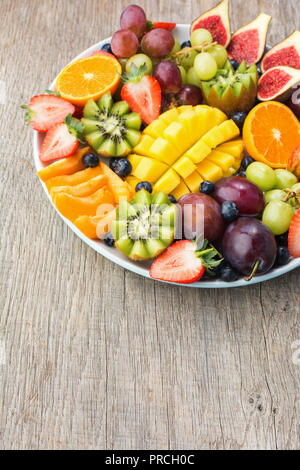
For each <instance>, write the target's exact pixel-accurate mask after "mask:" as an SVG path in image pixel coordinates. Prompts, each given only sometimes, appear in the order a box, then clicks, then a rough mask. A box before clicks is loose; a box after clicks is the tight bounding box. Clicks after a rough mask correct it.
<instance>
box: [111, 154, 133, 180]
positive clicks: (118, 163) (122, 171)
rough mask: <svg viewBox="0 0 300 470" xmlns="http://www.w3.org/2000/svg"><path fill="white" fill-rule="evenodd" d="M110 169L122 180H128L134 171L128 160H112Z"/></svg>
mask: <svg viewBox="0 0 300 470" xmlns="http://www.w3.org/2000/svg"><path fill="white" fill-rule="evenodd" d="M109 167H110V168H111V169H112V171H114V172H115V173H116V174H117V175H118V176H120V178H126V176H129V175H130V173H131V171H132V166H131V163H130V161H128V160H127V158H111V159H110V161H109Z"/></svg>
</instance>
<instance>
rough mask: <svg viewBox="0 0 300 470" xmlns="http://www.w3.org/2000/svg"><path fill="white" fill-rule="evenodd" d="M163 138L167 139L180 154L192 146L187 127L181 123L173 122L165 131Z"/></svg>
mask: <svg viewBox="0 0 300 470" xmlns="http://www.w3.org/2000/svg"><path fill="white" fill-rule="evenodd" d="M163 137H164V138H165V139H167V140H168V141H169V142H170V144H172V145H173V146H174V147H175V148H176V149H177V150H178V151H179V152H180V153H183V152H185V151H186V150H187V149H188V148H189V147H190V146H191V139H190V137H189V135H188V132H187V130H186V128H185V126H184V125H183V124H182V123H180V122H176V121H174V122H172V124H170V125H169V126H168V127H167V128H166V129H165V131H164V133H163Z"/></svg>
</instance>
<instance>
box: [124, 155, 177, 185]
mask: <svg viewBox="0 0 300 470" xmlns="http://www.w3.org/2000/svg"><path fill="white" fill-rule="evenodd" d="M168 168H169V167H168V165H166V164H165V163H162V162H159V161H157V160H153V159H152V158H145V157H144V158H143V160H142V161H141V162H140V164H139V165H138V166H137V167H136V169H135V170H134V171H133V172H132V174H133V175H134V176H135V177H136V178H139V179H140V180H141V181H149V183H155V181H157V180H158V178H160V177H161V175H162V174H163V173H165V172H166V171H167V170H168Z"/></svg>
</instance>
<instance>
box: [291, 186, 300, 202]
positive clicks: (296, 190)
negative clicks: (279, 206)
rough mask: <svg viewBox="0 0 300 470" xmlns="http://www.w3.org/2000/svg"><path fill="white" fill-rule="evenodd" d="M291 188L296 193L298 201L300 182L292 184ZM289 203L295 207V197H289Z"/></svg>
mask: <svg viewBox="0 0 300 470" xmlns="http://www.w3.org/2000/svg"><path fill="white" fill-rule="evenodd" d="M291 190H292V191H295V192H296V193H297V195H298V201H299V200H300V183H297V184H295V185H294V186H292V188H291ZM289 203H290V204H291V206H293V207H297V201H296V198H295V197H292V198H291V199H289Z"/></svg>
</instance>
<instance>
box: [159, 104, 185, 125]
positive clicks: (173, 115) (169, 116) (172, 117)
mask: <svg viewBox="0 0 300 470" xmlns="http://www.w3.org/2000/svg"><path fill="white" fill-rule="evenodd" d="M179 109H180V108H179ZM178 115H179V113H178V108H172V109H169V111H166V112H165V113H163V114H161V115H160V116H159V120H160V121H163V122H165V123H166V124H167V125H169V124H172V122H174V121H176V120H177V118H178Z"/></svg>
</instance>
